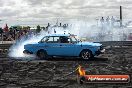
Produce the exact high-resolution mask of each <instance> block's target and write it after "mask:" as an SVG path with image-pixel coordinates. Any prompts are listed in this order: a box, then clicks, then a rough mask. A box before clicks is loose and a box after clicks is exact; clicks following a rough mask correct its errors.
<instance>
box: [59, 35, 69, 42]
mask: <svg viewBox="0 0 132 88" xmlns="http://www.w3.org/2000/svg"><path fill="white" fill-rule="evenodd" d="M60 43H70V39H69V38H68V37H66V36H61V37H60Z"/></svg>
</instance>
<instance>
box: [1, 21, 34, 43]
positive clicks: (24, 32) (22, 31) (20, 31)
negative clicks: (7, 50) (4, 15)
mask: <svg viewBox="0 0 132 88" xmlns="http://www.w3.org/2000/svg"><path fill="white" fill-rule="evenodd" d="M35 33H36V30H31V29H30V27H29V26H27V27H21V26H15V27H10V28H9V27H8V26H7V24H6V26H5V27H4V28H0V41H14V40H18V39H20V38H21V37H23V36H28V35H31V34H35Z"/></svg>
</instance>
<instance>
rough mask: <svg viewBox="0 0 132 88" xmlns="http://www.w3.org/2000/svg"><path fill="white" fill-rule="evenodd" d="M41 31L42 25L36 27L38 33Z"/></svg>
mask: <svg viewBox="0 0 132 88" xmlns="http://www.w3.org/2000/svg"><path fill="white" fill-rule="evenodd" d="M40 31H41V28H40V26H39V25H38V26H37V29H36V33H39V32H40Z"/></svg>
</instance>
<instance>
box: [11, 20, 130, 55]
mask: <svg viewBox="0 0 132 88" xmlns="http://www.w3.org/2000/svg"><path fill="white" fill-rule="evenodd" d="M68 25H69V26H68V27H67V28H63V27H55V26H50V27H49V29H48V32H45V31H41V32H40V34H39V35H32V36H30V37H28V38H25V37H23V38H22V39H20V40H19V41H17V42H16V44H14V45H13V46H12V47H11V48H10V52H9V56H10V57H29V56H26V55H24V54H23V51H24V45H26V44H33V43H37V42H39V41H40V40H41V39H42V38H43V37H44V36H45V35H47V34H48V33H50V34H53V33H54V32H55V31H56V34H64V33H71V34H75V35H77V36H78V38H84V37H85V38H86V39H87V41H94V42H97V41H122V40H124V36H125V37H127V35H128V34H129V29H123V28H111V27H109V26H107V25H105V26H106V27H104V28H103V29H102V28H101V27H97V25H95V22H94V21H90V22H87V21H84V20H71V21H69V23H68Z"/></svg>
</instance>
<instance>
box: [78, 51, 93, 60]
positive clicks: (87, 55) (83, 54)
mask: <svg viewBox="0 0 132 88" xmlns="http://www.w3.org/2000/svg"><path fill="white" fill-rule="evenodd" d="M80 56H81V58H82V59H84V60H89V59H91V58H93V55H92V52H91V51H90V50H83V51H82V52H81V54H80Z"/></svg>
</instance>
